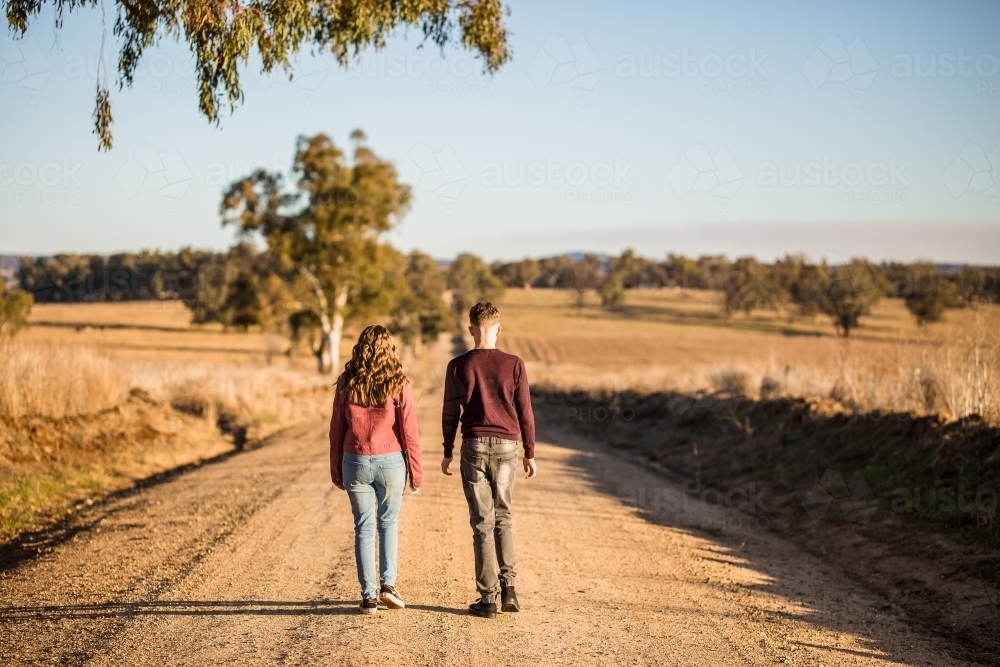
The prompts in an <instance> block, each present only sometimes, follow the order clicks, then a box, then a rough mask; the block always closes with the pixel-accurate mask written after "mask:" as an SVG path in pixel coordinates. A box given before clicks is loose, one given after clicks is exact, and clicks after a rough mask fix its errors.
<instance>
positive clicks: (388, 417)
mask: <svg viewBox="0 0 1000 667" xmlns="http://www.w3.org/2000/svg"><path fill="white" fill-rule="evenodd" d="M330 476H331V477H332V478H333V483H334V484H335V485H336V486H337V488H338V489H341V490H346V491H347V495H348V497H349V498H350V500H351V511H352V512H353V514H354V558H355V560H356V561H357V565H358V583H360V584H361V611H362V613H366V614H374V613H375V612H376V610H377V609H378V603H379V601H381V602H382V603H383V604H384V605H385V606H386V607H388V608H389V609H402V608H403V607H405V606H406V605H405V603H404V602H403V597H402V596H401V595H400V594H399V591H397V590H396V553H397V550H398V544H399V542H398V537H397V519H398V517H399V508H400V505H401V504H402V500H403V489H404V487H405V486H406V478H407V476H409V478H410V488H411V489H412V491H413V493H416V492H417V491H418V490H419V489H420V487H421V486H423V483H424V474H423V468H422V466H421V463H420V434H419V432H418V431H417V415H416V408H415V405H414V401H413V391H412V389H411V388H410V382H409V380H407V379H406V376H405V375H404V374H403V365H402V364H401V363H400V361H399V353H398V352H397V351H396V344H395V343H394V342H393V339H392V334H390V333H389V330H388V329H386V328H385V327H384V326H381V325H379V324H373V325H372V326H370V327H366V328H365V330H364V331H362V332H361V335H360V336H359V337H358V343H357V345H355V346H354V350H353V352H351V359H350V360H349V361H348V362H347V364H345V366H344V372H343V373H341V374H340V377H338V378H337V393H336V395H335V397H334V401H333V418H332V419H331V420H330ZM376 529H377V530H378V535H379V540H378V546H379V579H380V581H379V583H380V584H381V587H380V588H376V581H375V579H376V573H375V553H374V552H375V531H376Z"/></svg>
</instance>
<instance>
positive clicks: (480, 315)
mask: <svg viewBox="0 0 1000 667" xmlns="http://www.w3.org/2000/svg"><path fill="white" fill-rule="evenodd" d="M499 321H500V311H499V310H497V307H496V306H494V305H493V304H492V303H490V302H489V301H480V302H479V303H477V304H476V305H474V306H473V307H472V308H470V309H469V324H472V325H474V326H477V327H480V328H483V327H488V326H490V325H493V324H496V323H497V322H499Z"/></svg>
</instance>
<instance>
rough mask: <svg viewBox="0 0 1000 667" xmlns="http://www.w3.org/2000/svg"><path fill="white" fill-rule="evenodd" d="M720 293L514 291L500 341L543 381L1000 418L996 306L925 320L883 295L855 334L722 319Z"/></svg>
mask: <svg viewBox="0 0 1000 667" xmlns="http://www.w3.org/2000/svg"><path fill="white" fill-rule="evenodd" d="M717 299H718V297H717V295H715V294H714V293H712V292H703V291H696V290H687V291H673V290H648V291H632V292H629V293H628V301H627V303H626V305H625V306H623V307H621V308H618V309H615V310H606V309H602V308H600V307H599V306H598V305H596V303H594V301H596V300H588V303H587V305H584V306H582V307H580V306H578V305H576V303H575V298H574V295H573V294H571V293H568V292H566V291H556V290H542V289H533V290H516V289H513V290H508V292H507V295H506V296H505V298H504V301H503V304H502V312H503V321H504V326H505V329H506V331H505V333H504V334H503V336H502V337H501V347H504V348H505V349H508V350H509V351H511V352H513V353H515V354H518V355H520V356H522V357H523V358H524V359H525V360H526V361H527V362H528V368H529V373H530V375H531V378H532V381H533V382H534V383H536V384H546V385H549V386H552V387H555V388H559V389H582V390H587V391H589V390H602V391H607V390H625V389H633V390H638V391H640V392H644V393H645V392H655V391H668V390H673V391H682V392H692V393H697V392H704V391H724V392H727V393H740V394H743V395H746V396H749V397H763V398H775V397H779V396H794V397H806V398H823V399H833V400H835V401H837V402H838V403H840V404H841V405H842V406H844V407H846V408H849V409H857V410H872V409H881V410H894V411H907V412H914V413H918V414H922V413H940V414H945V415H947V416H950V417H953V418H959V417H963V416H966V415H970V414H979V415H982V416H983V417H985V418H987V419H988V420H990V421H991V422H993V423H998V422H1000V384H998V383H997V382H996V378H997V374H998V372H1000V331H998V328H1000V327H998V325H1000V309H998V308H996V307H984V308H980V309H978V310H972V309H969V310H961V311H949V312H948V314H947V320H946V321H945V322H943V323H940V324H933V325H929V326H927V327H924V328H921V327H918V326H917V325H916V323H915V322H914V320H913V318H912V316H911V315H910V314H909V313H908V312H907V311H906V309H905V307H904V306H903V304H902V303H901V302H900V301H898V300H895V299H886V300H883V301H882V302H880V303H879V304H878V305H877V306H876V308H875V309H874V311H873V313H872V314H871V315H870V316H869V317H867V318H863V319H862V328H861V329H860V330H859V331H858V332H857V334H856V335H855V336H852V338H850V339H847V340H845V339H843V338H838V337H837V336H836V335H835V334H834V331H833V327H832V325H831V324H830V322H829V320H828V319H827V318H824V317H817V318H813V319H810V318H802V317H797V316H795V315H794V314H791V313H781V314H776V313H770V312H767V313H755V314H753V315H752V316H751V317H745V316H737V317H736V318H734V319H733V320H732V321H731V322H726V320H725V319H724V317H723V316H722V314H721V311H720V308H719V307H718V303H717Z"/></svg>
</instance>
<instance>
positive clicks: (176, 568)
mask: <svg viewBox="0 0 1000 667" xmlns="http://www.w3.org/2000/svg"><path fill="white" fill-rule="evenodd" d="M422 405H423V407H422V409H421V426H422V433H423V434H424V436H423V441H424V447H425V459H426V467H427V468H428V482H427V486H426V487H425V489H424V490H423V491H422V492H421V493H420V494H419V495H417V496H407V497H406V499H405V503H404V508H403V512H402V517H401V536H400V558H401V562H400V579H399V582H398V586H399V588H400V590H401V591H402V593H403V594H404V595H405V597H406V600H407V602H408V603H409V608H408V609H406V610H404V611H393V612H389V611H383V612H379V614H377V615H376V616H374V617H365V616H361V615H360V614H358V612H357V608H356V607H357V597H358V594H359V591H358V584H357V579H356V575H355V569H354V561H353V533H352V524H351V512H350V507H349V504H348V500H347V497H346V494H344V493H343V492H339V491H337V490H336V489H335V488H334V487H333V486H332V485H331V484H330V480H329V475H328V464H327V445H326V427H325V425H323V424H316V425H311V426H305V427H301V428H298V429H297V430H293V431H290V432H287V433H285V434H283V435H282V436H280V437H277V438H275V439H273V440H272V441H271V442H269V443H267V444H266V445H265V446H263V447H261V448H260V449H257V450H254V451H251V452H247V453H245V454H241V455H238V456H234V457H232V458H229V459H227V460H225V461H222V462H218V463H214V464H211V465H205V466H202V467H200V468H198V469H196V470H193V471H191V472H189V473H187V474H184V475H180V476H178V477H176V478H175V479H173V480H171V481H168V482H164V483H162V484H159V485H156V486H152V487H149V488H146V489H144V490H141V491H138V492H136V493H133V494H129V495H127V496H125V497H120V498H117V499H114V500H111V501H109V502H107V503H104V504H103V505H101V506H98V507H95V508H93V509H91V510H90V511H88V512H87V513H86V514H85V515H82V516H81V517H79V518H78V519H77V521H78V526H77V527H83V529H82V530H80V531H79V532H77V533H76V534H75V535H74V536H73V537H72V538H70V539H68V540H66V541H65V542H63V543H62V544H60V545H59V546H58V547H57V549H56V550H55V552H54V553H50V554H46V555H44V556H40V557H37V558H35V559H32V560H29V561H26V562H23V563H21V564H20V565H19V566H17V567H15V568H8V569H7V570H6V571H4V572H2V573H0V664H4V665H8V664H73V665H76V664H94V665H147V664H148V665H175V664H176V665H208V664H240V665H257V664H331V665H335V664H340V665H375V664H398V665H476V666H477V667H482V666H484V665H539V666H542V665H557V664H565V665H578V664H584V665H590V664H595V665H604V664H607V665H612V664H614V665H617V664H631V665H745V664H751V665H758V664H774V663H784V664H790V665H883V664H905V665H954V664H963V663H960V662H958V661H955V660H952V659H951V658H949V657H948V656H947V655H946V654H945V653H944V652H943V649H946V648H947V647H944V646H942V645H941V644H940V642H938V641H937V640H935V639H932V638H927V637H924V636H921V635H919V634H917V633H916V632H914V631H912V630H910V629H909V628H908V627H907V624H906V622H905V620H904V619H902V618H900V617H899V616H898V615H897V613H896V612H895V611H894V610H893V609H891V608H889V607H888V606H884V607H883V605H881V603H880V602H879V601H878V600H877V599H876V598H874V597H873V596H871V595H869V594H868V593H866V592H865V591H864V590H861V589H860V587H858V586H857V585H855V584H854V583H852V582H851V581H848V580H846V579H845V578H844V577H843V576H841V575H839V574H837V573H836V572H832V571H829V570H828V569H826V568H825V567H824V566H823V565H822V564H820V563H819V562H817V561H816V560H815V559H813V558H812V557H810V556H808V555H807V554H805V553H803V552H802V551H801V550H799V549H797V548H796V547H794V546H792V545H790V544H788V543H786V542H783V541H781V540H780V539H778V538H776V537H774V536H773V535H770V534H768V533H767V532H766V531H764V530H761V529H760V528H759V527H758V525H757V522H756V519H755V518H754V517H752V516H749V515H740V514H722V513H720V512H719V511H713V509H714V508H712V507H706V506H702V505H699V504H697V503H695V502H694V501H688V502H684V503H681V502H678V501H677V500H678V499H679V498H680V495H679V489H678V488H675V487H673V486H671V485H670V484H669V483H668V482H665V481H664V480H663V479H661V478H660V477H658V476H657V475H655V474H654V473H651V472H649V471H647V470H645V469H643V468H641V467H639V466H637V465H635V464H633V463H629V462H627V461H623V460H621V459H619V458H616V455H614V454H612V453H609V452H608V451H605V450H603V449H602V448H601V447H600V446H596V445H589V444H587V443H586V442H581V441H579V440H578V439H574V438H573V437H571V436H568V435H566V434H564V433H563V432H562V431H561V430H560V429H559V428H558V426H559V425H558V424H553V423H545V422H542V424H541V428H540V440H541V441H542V443H543V444H540V445H539V447H538V450H537V459H538V462H539V468H540V475H539V477H538V478H537V479H534V480H530V481H525V480H523V479H519V480H518V482H517V486H516V488H515V508H516V509H515V527H516V537H517V549H518V559H519V578H518V592H519V596H520V598H521V602H522V604H523V607H524V609H523V611H522V612H521V613H519V614H504V615H501V616H500V617H499V618H498V619H496V620H493V621H488V620H483V619H477V618H472V617H470V616H468V615H467V614H466V613H465V607H466V605H467V604H468V603H469V602H471V601H472V600H473V598H474V596H475V595H474V594H475V588H474V583H473V578H472V551H471V529H470V528H469V525H468V517H467V510H466V506H465V501H464V498H463V496H462V492H461V486H460V483H459V479H458V477H457V476H454V477H444V476H442V475H440V474H434V471H435V469H436V464H437V461H438V457H439V452H440V450H439V447H438V446H437V445H436V442H437V440H438V434H439V427H438V426H437V419H438V412H437V406H436V405H435V399H434V397H433V396H432V395H431V392H428V393H427V394H426V395H425V397H424V399H422ZM692 526H695V527H699V526H707V529H706V530H707V532H706V531H705V530H698V529H693V528H691V527H692ZM718 526H722V527H724V531H719V530H718V528H717V527H718ZM723 533H724V534H723Z"/></svg>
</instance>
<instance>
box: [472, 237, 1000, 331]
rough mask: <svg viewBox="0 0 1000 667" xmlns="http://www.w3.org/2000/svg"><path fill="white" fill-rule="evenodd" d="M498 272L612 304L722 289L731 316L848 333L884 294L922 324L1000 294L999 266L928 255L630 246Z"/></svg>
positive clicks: (523, 283) (496, 267) (517, 283)
mask: <svg viewBox="0 0 1000 667" xmlns="http://www.w3.org/2000/svg"><path fill="white" fill-rule="evenodd" d="M491 268H492V270H493V272H494V273H495V274H496V276H497V277H498V278H499V279H500V280H501V281H502V282H503V283H504V284H505V285H506V286H508V287H522V288H528V289H530V288H533V287H555V288H562V289H570V290H574V291H575V292H576V293H577V295H578V296H580V298H581V299H582V294H583V293H585V292H587V291H594V292H596V293H597V295H598V296H599V297H600V299H601V303H602V304H603V305H604V306H606V307H615V306H617V305H619V304H621V303H622V302H624V300H625V296H626V291H627V290H631V289H643V288H664V287H672V288H684V289H702V290H714V291H716V292H719V293H720V296H721V299H720V303H721V308H722V312H723V314H724V315H725V317H726V318H727V319H729V318H732V317H733V316H735V315H736V314H738V313H744V314H746V315H749V314H750V313H752V312H753V311H755V310H772V311H778V312H790V311H791V312H797V313H798V314H801V315H805V316H815V315H817V314H823V315H827V316H829V317H830V318H831V319H832V321H833V324H834V326H835V327H836V328H837V329H838V330H839V331H840V332H841V333H843V334H844V335H845V336H846V335H849V334H850V332H851V331H852V330H853V329H855V328H857V326H858V323H859V320H860V318H861V317H863V316H864V315H867V314H868V313H869V312H870V309H871V307H872V306H873V305H874V304H875V303H876V302H877V301H878V300H879V299H881V298H883V297H896V298H901V299H903V300H904V301H905V302H906V307H907V308H908V309H909V311H910V312H911V313H913V315H914V317H916V319H917V321H918V322H919V323H920V324H925V323H928V322H937V321H939V320H941V319H942V318H943V317H944V314H945V312H946V310H947V309H949V308H963V307H966V306H970V305H976V304H981V303H996V302H997V301H1000V285H998V276H1000V268H997V267H974V266H962V267H957V268H941V267H938V266H936V265H934V264H930V263H912V264H904V263H899V262H891V263H882V264H875V263H872V262H869V261H867V260H864V259H852V260H851V261H850V262H847V263H845V264H839V265H833V264H829V263H827V262H821V263H813V262H809V261H808V260H807V259H806V258H805V257H803V256H801V255H787V256H785V257H784V258H782V259H779V260H777V261H775V262H773V263H770V264H768V263H765V262H760V261H758V260H757V259H755V258H753V257H741V258H738V259H736V260H730V259H728V258H727V257H725V256H723V255H703V256H701V257H698V258H697V259H693V258H690V257H685V256H684V255H676V254H669V255H667V257H666V259H665V260H663V261H657V260H654V259H649V258H646V257H641V256H639V255H637V254H636V253H635V252H634V251H633V250H626V251H625V252H623V253H622V254H621V255H620V256H618V257H608V256H599V255H593V254H590V255H562V256H557V257H548V258H544V259H525V260H522V261H519V262H496V263H494V264H493V265H492V267H491Z"/></svg>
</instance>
